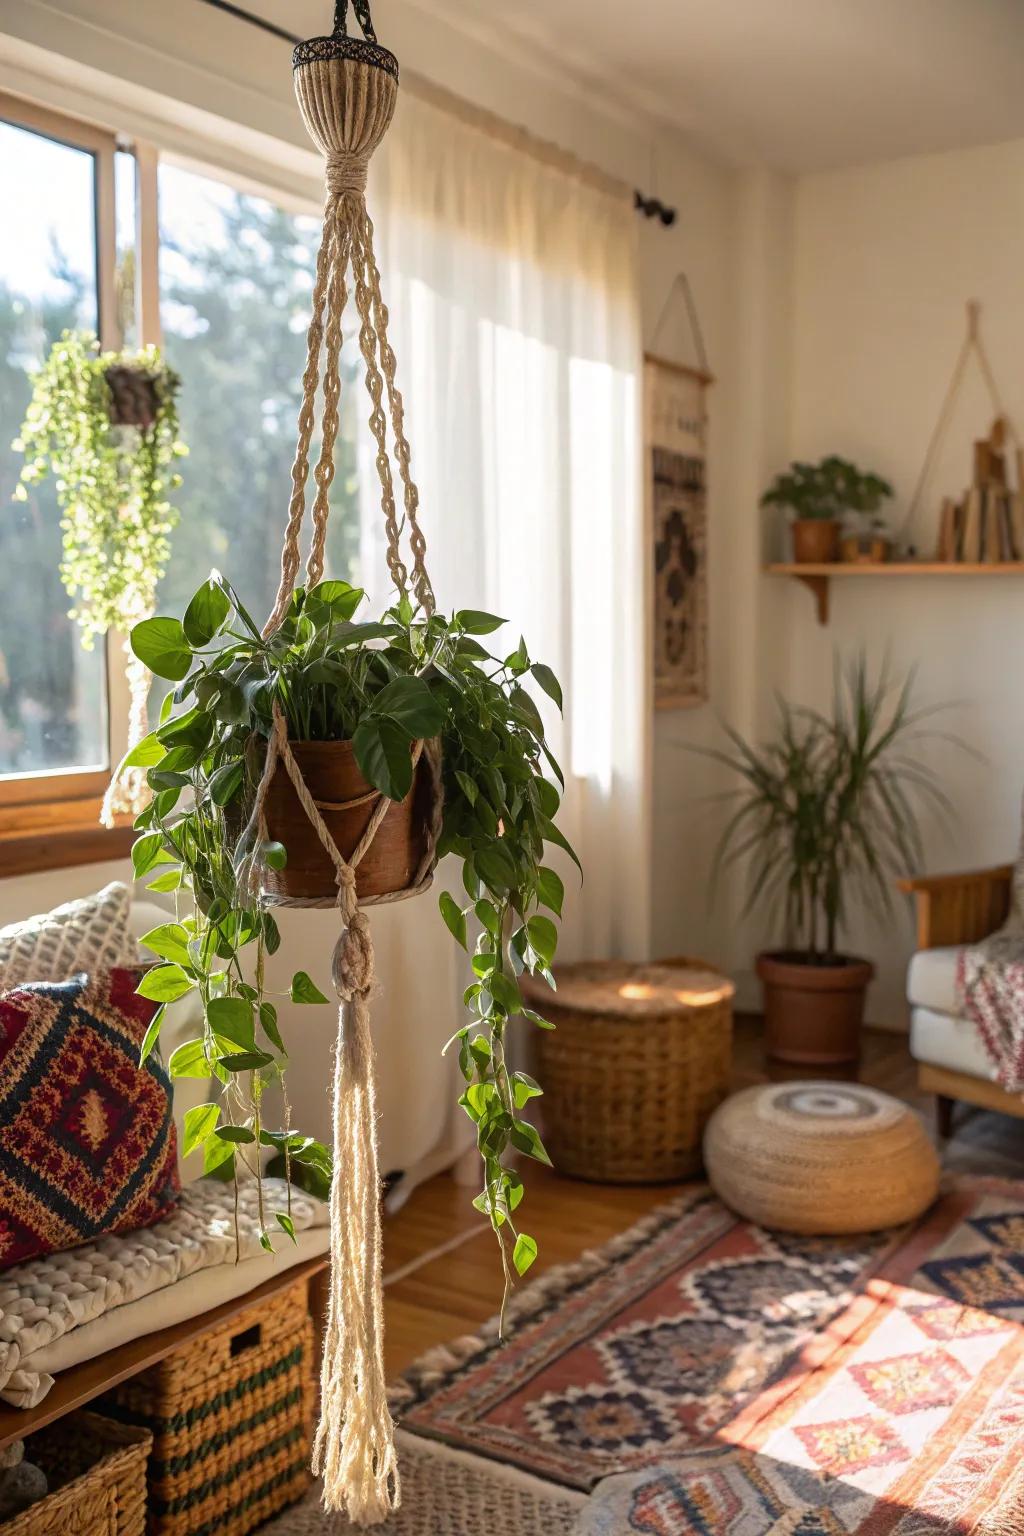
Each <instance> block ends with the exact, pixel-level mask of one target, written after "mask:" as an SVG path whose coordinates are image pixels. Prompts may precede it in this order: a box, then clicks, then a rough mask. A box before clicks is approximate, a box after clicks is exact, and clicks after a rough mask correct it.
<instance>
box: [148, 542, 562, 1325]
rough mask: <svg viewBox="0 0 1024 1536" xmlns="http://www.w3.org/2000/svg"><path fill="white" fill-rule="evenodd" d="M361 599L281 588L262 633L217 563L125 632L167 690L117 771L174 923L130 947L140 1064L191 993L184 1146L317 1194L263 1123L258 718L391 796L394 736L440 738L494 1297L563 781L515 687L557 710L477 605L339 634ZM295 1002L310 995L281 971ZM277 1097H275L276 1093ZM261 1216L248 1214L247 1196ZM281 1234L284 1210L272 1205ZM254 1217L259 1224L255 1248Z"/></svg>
mask: <svg viewBox="0 0 1024 1536" xmlns="http://www.w3.org/2000/svg"><path fill="white" fill-rule="evenodd" d="M363 595H364V594H363V592H362V591H361V590H360V589H358V588H355V587H352V586H349V585H348V584H347V583H346V582H343V581H322V582H320V583H319V584H318V585H316V586H315V587H313V588H312V589H310V590H308V591H307V590H304V589H302V588H299V589H297V590H296V592H295V593H294V595H293V597H292V601H291V606H290V608H289V610H288V613H287V615H286V617H285V619H284V622H283V623H282V624H281V626H280V628H279V629H278V630H277V631H276V632H275V633H273V634H272V635H270V636H269V637H267V638H264V637H263V636H262V635H261V633H260V630H259V629H258V627H257V626H256V624H255V623H254V622H253V620H252V618H251V617H250V615H249V614H248V613H247V612H246V610H245V608H244V607H243V605H242V604H241V603H240V602H239V599H238V597H237V595H236V593H235V591H234V590H233V588H232V587H231V585H230V584H229V583H228V582H227V581H226V580H224V578H223V577H221V576H220V575H219V574H218V573H217V572H213V573H212V574H211V576H210V578H209V580H208V581H206V582H204V583H203V585H202V586H201V587H200V588H199V590H198V591H197V592H196V594H195V596H194V597H193V599H192V601H191V602H190V604H189V606H188V609H187V611H186V613H185V615H184V618H183V620H181V621H180V622H179V621H178V620H177V619H173V618H153V619H149V620H147V621H145V622H143V623H140V624H139V625H137V626H136V627H135V629H134V630H133V631H132V636H131V642H132V646H133V648H134V650H135V654H136V655H137V656H138V657H139V659H140V660H141V661H143V662H144V663H145V664H146V666H147V667H149V668H150V670H151V671H153V672H154V673H156V675H157V676H158V677H162V678H166V679H167V680H169V681H170V682H172V683H174V684H176V685H177V686H176V687H175V689H174V690H173V692H172V693H169V694H168V695H167V697H166V699H165V701H164V706H163V710H162V712H161V719H160V723H159V725H158V726H157V728H156V730H155V731H153V732H152V733H151V734H150V735H149V736H147V737H146V738H145V740H144V741H142V742H141V743H140V745H139V746H138V747H136V748H135V749H134V750H133V751H132V752H130V753H129V754H128V756H127V758H126V759H125V763H124V764H123V765H122V766H135V767H141V768H144V769H145V770H146V771H147V774H148V779H149V784H150V787H151V788H152V790H153V800H152V803H151V804H150V805H149V806H148V807H147V808H146V809H145V810H144V811H143V812H142V814H141V815H140V816H139V817H138V818H137V821H136V827H137V828H138V832H139V837H138V839H137V841H136V843H135V846H134V849H133V862H134V866H135V873H136V875H137V876H138V877H142V876H145V875H149V874H152V875H153V876H154V878H153V879H152V881H151V882H150V889H153V890H156V891H161V892H171V891H173V892H174V893H175V894H176V897H177V899H178V904H179V905H178V915H177V919H176V921H174V922H169V923H166V924H163V925H161V927H159V928H157V929H154V930H153V932H151V933H150V934H148V935H146V937H145V939H144V943H146V944H147V945H148V947H149V948H150V950H151V951H152V952H153V953H154V954H155V955H156V956H157V958H158V960H159V962H160V963H159V964H158V965H156V966H155V967H154V968H153V969H151V970H150V971H149V972H148V973H147V974H146V976H145V977H144V978H143V980H142V982H141V984H140V987H139V991H140V992H141V993H142V994H143V995H144V996H146V997H149V998H152V999H154V1000H156V1001H157V1002H158V1003H159V1004H160V1005H161V1007H160V1010H159V1011H158V1013H157V1015H156V1017H155V1019H154V1021H153V1024H152V1026H151V1027H150V1030H149V1032H148V1034H147V1036H146V1041H145V1044H144V1046H143V1055H144V1056H145V1055H146V1054H148V1052H149V1051H151V1050H152V1049H153V1047H154V1046H155V1044H156V1042H157V1040H158V1037H159V1031H160V1024H161V1020H162V1017H163V1010H164V1007H165V1006H166V1004H167V1003H170V1002H173V1001H174V1000H176V999H177V998H180V997H183V996H184V995H185V994H187V993H191V992H196V993H198V994H199V997H200V999H201V1001H202V1005H203V1012H204V1027H203V1032H202V1034H201V1035H200V1036H198V1037H197V1038H196V1039H194V1040H192V1041H189V1042H188V1043H187V1044H185V1045H182V1046H179V1048H178V1049H177V1050H176V1051H175V1052H174V1054H173V1055H172V1056H171V1058H170V1061H169V1063H168V1066H169V1071H170V1074H171V1076H172V1077H182V1076H196V1077H207V1076H212V1078H213V1079H215V1080H216V1081H217V1082H218V1083H219V1085H220V1090H221V1092H220V1098H219V1102H216V1103H209V1104H206V1105H202V1106H200V1107H198V1108H195V1109H192V1110H190V1111H189V1113H188V1116H187V1119H186V1127H185V1150H186V1151H187V1152H191V1151H194V1150H196V1149H200V1148H201V1149H202V1155H203V1158H204V1163H205V1167H206V1169H207V1171H215V1170H217V1171H220V1172H221V1173H222V1174H227V1175H228V1176H230V1174H232V1173H234V1175H235V1176H236V1177H237V1174H238V1168H237V1163H236V1161H235V1160H236V1159H237V1158H239V1157H241V1158H242V1159H243V1160H244V1162H245V1163H246V1164H247V1165H248V1166H249V1168H250V1170H251V1171H252V1172H254V1173H255V1174H256V1175H257V1177H258V1176H259V1167H258V1151H259V1148H260V1146H261V1145H262V1146H269V1147H272V1148H274V1149H276V1151H277V1152H278V1153H280V1154H282V1155H283V1157H284V1160H285V1163H286V1167H287V1169H288V1171H289V1173H290V1172H292V1171H293V1170H292V1166H291V1165H293V1164H298V1165H299V1166H300V1167H301V1168H302V1169H303V1171H304V1174H305V1177H306V1178H307V1179H309V1178H312V1179H313V1181H314V1186H317V1185H319V1186H320V1187H321V1188H322V1187H324V1186H325V1185H326V1183H327V1181H328V1180H329V1175H330V1154H329V1153H328V1151H327V1149H326V1148H325V1147H324V1146H322V1145H321V1144H320V1143H319V1142H317V1141H315V1140H314V1139H312V1138H310V1137H308V1136H305V1135H303V1134H302V1133H301V1132H299V1131H297V1130H295V1129H293V1128H292V1126H291V1124H290V1112H289V1111H288V1109H287V1107H286V1109H285V1115H284V1120H285V1123H284V1125H283V1126H278V1127H269V1126H268V1125H267V1123H266V1118H265V1115H264V1111H263V1101H264V1097H265V1094H266V1091H267V1089H268V1088H269V1087H270V1086H271V1085H272V1084H275V1083H279V1084H283V1080H284V1078H285V1074H286V1068H287V1061H288V1047H287V1044H286V1042H285V1040H284V1038H283V1036H282V1032H281V1028H280V1018H279V1012H278V1002H279V1001H280V999H278V998H275V997H274V996H272V995H271V994H270V993H269V992H268V989H267V986H266V981H265V959H266V956H267V955H270V954H273V953H274V952H275V951H276V950H277V948H278V946H279V944H280V934H279V931H278V927H277V924H276V922H275V921H274V917H273V914H272V913H271V912H270V911H269V910H267V909H266V908H265V907H263V906H262V905H261V904H260V903H259V901H258V900H257V899H254V898H253V897H252V896H251V895H250V894H249V893H250V891H251V889H252V882H251V880H250V878H249V876H250V873H251V870H250V865H251V863H252V861H253V860H258V861H262V862H264V863H265V864H267V865H269V866H270V867H271V868H279V869H280V868H283V867H284V865H285V862H286V860H287V857H288V852H287V849H286V848H284V847H282V846H281V845H280V844H279V843H276V842H273V843H265V844H263V845H260V846H258V847H252V846H246V845H245V838H244V837H243V836H242V833H241V829H242V828H243V826H244V825H245V823H246V821H247V819H248V815H247V808H248V806H249V805H250V803H251V800H252V797H253V794H254V791H255V788H256V785H257V782H258V780H259V777H260V773H261V771H262V765H263V759H264V752H265V747H266V741H267V739H268V737H269V734H270V731H271V728H272V721H273V713H274V708H275V706H277V707H279V708H280V710H281V711H282V712H283V713H284V715H285V718H286V721H287V726H288V732H289V735H290V737H291V738H292V739H294V740H304V741H310V740H313V741H335V740H351V742H352V744H353V750H354V752H355V756H356V759H357V761H358V763H359V766H360V769H361V770H362V773H363V774H364V776H365V777H366V779H367V780H368V781H369V782H370V783H371V784H372V785H373V786H374V787H375V788H376V789H378V790H379V791H380V792H381V793H382V794H383V795H386V796H387V797H388V798H390V799H392V800H401V799H402V798H404V796H405V795H406V794H408V793H409V791H410V789H411V787H412V780H413V761H412V755H411V748H412V744H413V743H414V742H415V741H416V740H418V739H421V738H427V737H439V738H440V741H441V746H442V751H443V778H444V824H443V831H442V834H441V839H440V842H439V845H438V855H439V856H440V857H444V856H445V855H446V854H453V855H455V856H456V857H457V858H458V859H460V860H461V863H462V884H463V891H462V893H460V894H459V895H458V896H456V895H453V894H451V892H448V891H445V892H443V893H442V894H441V897H440V911H441V916H442V918H443V919H444V921H445V923H446V924H447V926H448V928H449V930H450V932H451V934H452V935H453V937H454V939H455V940H456V942H457V943H458V944H460V945H461V946H462V947H463V948H465V949H466V950H468V951H469V953H470V956H471V966H472V972H473V980H472V982H471V983H470V985H469V987H468V988H467V990H466V993H465V1005H466V1008H467V1009H468V1012H469V1022H467V1023H466V1024H464V1025H463V1026H462V1027H460V1028H459V1029H458V1030H457V1031H456V1032H455V1034H454V1035H453V1036H452V1038H451V1040H450V1041H449V1042H448V1045H447V1046H446V1047H445V1050H446V1051H447V1050H448V1049H449V1048H457V1050H458V1056H459V1064H460V1067H461V1070H462V1076H463V1078H464V1079H465V1084H466V1086H465V1090H464V1092H463V1094H462V1097H461V1099H460V1101H459V1102H460V1103H461V1105H462V1107H463V1109H464V1110H465V1112H466V1114H467V1115H468V1116H469V1118H470V1119H471V1120H472V1121H473V1123H474V1125H475V1127H476V1133H477V1144H478V1147H479V1150H480V1155H481V1158H482V1160H483V1187H482V1189H481V1192H480V1194H479V1195H478V1196H477V1198H476V1200H475V1201H474V1204H475V1205H476V1207H477V1209H478V1210H479V1211H481V1212H482V1213H483V1214H485V1215H486V1216H487V1217H488V1218H489V1220H490V1223H491V1225H492V1227H493V1229H494V1231H495V1233H496V1234H497V1237H498V1242H499V1245H500V1248H501V1257H502V1264H503V1270H504V1275H505V1282H506V1286H505V1295H506V1299H507V1296H508V1290H509V1285H510V1284H511V1281H512V1279H513V1275H514V1272H515V1271H518V1272H519V1273H520V1274H523V1273H525V1271H526V1270H527V1269H528V1268H529V1267H530V1265H531V1264H532V1263H533V1260H534V1258H535V1257H536V1253H537V1245H536V1243H535V1242H534V1240H533V1238H532V1237H530V1236H529V1234H528V1233H526V1232H523V1231H520V1230H519V1229H518V1218H517V1216H516V1212H517V1209H518V1206H519V1204H520V1201H521V1200H522V1198H523V1181H522V1177H521V1175H520V1173H519V1172H518V1170H517V1168H516V1167H515V1166H513V1163H514V1161H515V1155H516V1154H522V1155H524V1156H525V1157H527V1158H533V1159H535V1160H537V1161H538V1162H541V1163H548V1162H549V1158H548V1155H547V1152H546V1151H545V1149H544V1145H543V1142H542V1140H541V1138H540V1136H539V1134H538V1132H537V1130H536V1127H535V1126H534V1125H533V1124H532V1123H531V1121H530V1120H529V1118H528V1106H529V1104H530V1101H531V1100H532V1099H533V1098H535V1097H537V1096H538V1095H539V1094H540V1092H541V1089H540V1087H539V1085H538V1084H537V1083H536V1082H535V1081H534V1080H533V1078H532V1077H530V1076H529V1075H528V1074H527V1073H525V1072H522V1071H519V1070H515V1069H514V1068H513V1067H512V1066H511V1065H510V1063H509V1061H508V1058H507V1054H506V1047H507V1042H508V1032H509V1029H510V1027H511V1026H512V1025H513V1023H514V1022H517V1021H519V1020H525V1021H526V1022H528V1023H530V1024H533V1025H536V1026H538V1027H540V1028H551V1027H552V1026H551V1025H550V1024H548V1023H547V1021H546V1020H545V1019H544V1018H543V1017H542V1016H541V1015H540V1014H538V1013H537V1012H536V1011H535V1010H533V1009H531V1008H530V1007H528V1006H527V1005H526V1002H525V1001H524V999H523V997H522V995H521V993H520V989H519V984H518V978H519V977H520V976H521V975H523V974H524V973H529V974H531V975H539V976H541V977H543V978H545V979H546V980H547V981H548V983H549V984H550V985H551V986H552V987H553V986H554V978H553V976H552V973H551V966H552V961H553V959H554V956H555V949H556V945H557V940H558V934H557V928H556V919H558V918H559V917H560V916H561V911H562V902H563V896H564V888H563V883H562V880H561V878H560V877H559V875H558V874H557V873H556V871H555V870H554V869H553V868H551V867H550V865H549V864H546V863H545V862H544V861H545V847H546V846H548V845H554V846H557V847H558V848H561V849H562V850H563V851H564V852H566V853H567V854H568V855H569V856H570V857H571V858H572V859H573V860H574V861H575V862H576V863H577V865H578V860H576V855H575V853H574V852H573V850H572V848H571V847H570V845H569V843H568V842H567V841H566V839H565V837H564V836H563V834H562V833H561V832H560V831H559V829H558V827H557V826H556V823H555V818H556V816H557V814H558V809H559V803H560V788H559V786H560V785H561V784H562V783H563V780H562V774H561V770H560V769H559V766H558V764H557V762H556V761H555V759H554V757H553V756H552V754H551V752H550V750H549V748H548V746H547V743H546V742H545V738H544V724H543V720H542V718H541V714H540V711H539V709H538V707H537V702H536V701H535V699H534V697H533V696H532V695H531V693H530V691H528V688H527V687H526V686H525V684H526V683H527V681H528V680H530V679H532V681H533V682H534V683H535V684H536V685H537V686H538V687H539V688H540V689H541V690H542V691H543V692H544V693H545V694H546V695H547V696H548V697H549V698H550V699H552V700H553V701H554V703H555V704H556V705H557V706H558V707H559V709H560V708H561V704H562V697H561V690H560V688H559V684H558V682H557V680H556V678H555V676H554V674H553V673H552V672H551V670H550V669H549V668H548V667H546V666H544V665H543V664H542V663H540V662H535V661H533V660H532V658H531V657H530V655H529V653H528V651H527V648H526V644H525V642H524V641H522V640H520V642H519V645H518V646H517V648H516V649H515V650H514V651H512V652H511V654H509V655H506V656H504V657H500V656H494V655H492V654H491V653H490V652H489V651H488V650H487V649H486V648H485V647H484V646H483V645H482V644H481V638H482V637H485V636H487V635H489V634H492V633H493V632H495V631H496V630H498V629H499V628H501V626H502V624H503V623H504V621H503V620H502V619H500V618H497V617H496V616H494V615H492V614H487V613H480V612H475V611H469V610H462V611H461V612H458V613H456V614H454V616H453V617H451V618H445V617H442V616H441V615H439V614H434V615H432V616H429V617H428V616H427V615H426V614H424V613H423V612H422V611H420V610H418V609H414V608H413V606H412V604H411V602H410V600H409V598H408V597H407V596H404V595H403V596H401V597H399V598H398V599H397V600H396V602H395V604H394V606H393V607H391V608H389V609H388V611H387V612H386V613H385V614H384V616H383V618H382V619H381V620H379V621H374V622H357V621H356V617H355V616H356V612H357V610H358V608H359V605H360V603H361V602H362V599H363ZM290 996H291V1001H292V1002H293V1003H302V1004H323V1003H326V1002H327V998H326V997H325V996H324V994H323V992H321V990H320V989H319V987H318V986H317V985H316V984H315V983H314V982H313V981H312V979H311V978H310V977H309V976H308V975H306V974H305V973H303V972H299V973H298V974H297V975H296V976H295V977H294V978H293V980H292V983H291V989H290ZM285 1104H286V1106H287V1100H285ZM260 1211H261V1216H264V1214H265V1213H264V1212H263V1206H262V1187H261V1206H260ZM274 1216H275V1218H276V1221H277V1223H278V1225H279V1226H280V1227H281V1228H283V1230H284V1231H285V1232H287V1233H288V1234H289V1235H293V1232H292V1224H291V1220H290V1216H289V1213H288V1212H287V1211H285V1212H280V1211H278V1212H275V1213H274ZM268 1226H269V1223H268V1222H267V1221H266V1220H265V1219H264V1220H263V1223H262V1228H263V1236H262V1239H261V1241H262V1242H263V1243H264V1246H270V1233H269V1230H268Z"/></svg>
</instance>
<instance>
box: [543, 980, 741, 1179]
mask: <svg viewBox="0 0 1024 1536" xmlns="http://www.w3.org/2000/svg"><path fill="white" fill-rule="evenodd" d="M557 981H558V991H557V992H554V993H552V992H551V991H550V990H549V989H548V988H547V987H546V986H544V985H542V984H538V983H535V982H532V981H530V980H529V979H528V978H526V977H524V978H523V985H524V991H525V992H526V993H527V995H528V997H529V1001H530V1003H531V1005H532V1006H533V1007H535V1008H536V1009H537V1010H538V1011H539V1012H541V1013H543V1015H544V1017H545V1018H547V1019H549V1020H550V1021H551V1023H552V1024H554V1025H555V1026H556V1027H555V1029H554V1030H551V1031H547V1030H545V1031H542V1032H541V1033H539V1034H538V1035H537V1037H536V1038H537V1053H538V1072H539V1075H540V1078H541V1081H542V1082H543V1084H544V1139H545V1142H546V1144H547V1147H548V1151H549V1152H550V1154H551V1159H552V1161H553V1163H554V1165H555V1167H556V1169H557V1170H558V1172H559V1173H566V1174H571V1175H572V1176H573V1177H574V1178H578V1179H593V1180H596V1181H598V1182H601V1183H608V1184H656V1183H661V1182H668V1181H670V1180H673V1179H683V1178H686V1177H687V1175H689V1174H692V1173H695V1172H696V1171H697V1169H698V1168H699V1167H700V1162H701V1138H702V1136H703V1134H704V1127H705V1125H706V1124H707V1121H708V1116H709V1115H710V1114H711V1112H712V1110H713V1109H714V1108H715V1106H716V1105H717V1104H720V1103H721V1101H722V1099H723V1098H724V1097H725V1095H726V1094H727V1093H728V1091H729V1069H730V1065H731V1061H732V997H733V985H732V982H731V981H729V980H728V979H727V978H726V977H725V976H723V975H722V974H721V972H719V971H716V970H714V969H713V968H712V967H711V966H708V965H705V964H704V962H703V961H701V960H689V959H679V960H664V961H661V962H660V963H659V964H656V965H643V966H640V965H629V964H625V963H623V962H622V961H616V960H610V961H590V962H587V963H585V964H582V965H564V966H560V967H559V969H558V972H557Z"/></svg>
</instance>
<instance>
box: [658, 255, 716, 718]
mask: <svg viewBox="0 0 1024 1536" xmlns="http://www.w3.org/2000/svg"><path fill="white" fill-rule="evenodd" d="M677 293H681V294H682V297H683V299H684V301H685V305H686V312H687V316H688V318H689V322H690V327H691V329H692V332H693V339H694V342H695V345H696V349H697V359H698V366H697V367H695V368H692V367H688V366H687V365H685V364H683V363H674V362H668V361H666V360H665V359H664V358H663V357H660V356H657V355H656V354H655V353H654V352H649V353H648V354H647V355H646V357H645V359H644V413H645V429H644V437H645V443H644V447H645V454H646V465H647V487H648V491H647V494H648V499H649V508H650V510H649V518H650V527H651V529H652V531H653V537H654V702H655V707H656V708H657V709H682V708H686V707H689V706H692V705H694V704H703V703H704V702H705V701H706V700H707V697H708V576H707V457H706V451H707V423H708V416H707V391H708V387H709V386H710V385H711V384H712V383H713V382H714V381H713V379H712V376H711V374H710V372H709V370H708V361H707V354H706V353H705V350H704V338H703V335H702V333H701V328H700V321H699V319H698V316H697V310H696V306H695V305H694V301H693V294H692V292H691V289H690V284H689V281H688V279H687V277H686V275H685V273H682V272H681V273H680V274H679V276H678V277H677V278H676V280H675V282H674V283H673V285H672V288H671V290H670V292H669V296H668V299H667V300H666V302H665V307H664V309H663V310H662V313H661V317H660V319H659V321H658V324H657V326H656V327H655V332H654V341H653V343H652V346H656V345H657V339H658V337H659V335H660V334H661V332H662V330H663V328H664V323H665V319H666V317H667V315H668V311H669V307H670V305H671V304H672V301H673V299H674V298H675V296H676V294H677Z"/></svg>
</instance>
